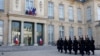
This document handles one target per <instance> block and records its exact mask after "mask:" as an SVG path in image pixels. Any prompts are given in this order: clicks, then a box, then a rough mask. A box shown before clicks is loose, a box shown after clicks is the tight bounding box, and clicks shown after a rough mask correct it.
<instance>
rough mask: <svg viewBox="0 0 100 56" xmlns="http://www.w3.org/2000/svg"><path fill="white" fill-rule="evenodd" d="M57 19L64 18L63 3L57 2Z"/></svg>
mask: <svg viewBox="0 0 100 56" xmlns="http://www.w3.org/2000/svg"><path fill="white" fill-rule="evenodd" d="M59 19H60V20H64V5H63V4H59Z"/></svg>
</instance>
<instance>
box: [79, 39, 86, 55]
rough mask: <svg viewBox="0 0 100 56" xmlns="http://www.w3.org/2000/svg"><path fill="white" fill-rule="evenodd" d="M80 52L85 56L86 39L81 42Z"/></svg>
mask: <svg viewBox="0 0 100 56" xmlns="http://www.w3.org/2000/svg"><path fill="white" fill-rule="evenodd" d="M80 43H81V44H80V52H81V55H82V56H83V55H84V49H85V42H84V39H83V38H81V42H80Z"/></svg>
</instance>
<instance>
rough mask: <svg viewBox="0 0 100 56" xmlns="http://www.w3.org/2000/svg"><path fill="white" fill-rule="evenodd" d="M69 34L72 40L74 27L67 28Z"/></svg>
mask: <svg viewBox="0 0 100 56" xmlns="http://www.w3.org/2000/svg"><path fill="white" fill-rule="evenodd" d="M69 36H70V37H71V39H72V40H73V39H74V28H73V27H70V28H69Z"/></svg>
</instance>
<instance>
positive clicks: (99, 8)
mask: <svg viewBox="0 0 100 56" xmlns="http://www.w3.org/2000/svg"><path fill="white" fill-rule="evenodd" d="M97 13H98V16H97V17H98V19H97V20H100V6H98V10H97Z"/></svg>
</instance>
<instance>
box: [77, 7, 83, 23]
mask: <svg viewBox="0 0 100 56" xmlns="http://www.w3.org/2000/svg"><path fill="white" fill-rule="evenodd" d="M77 18H78V22H82V10H81V9H80V8H78V9H77Z"/></svg>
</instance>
